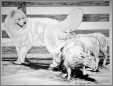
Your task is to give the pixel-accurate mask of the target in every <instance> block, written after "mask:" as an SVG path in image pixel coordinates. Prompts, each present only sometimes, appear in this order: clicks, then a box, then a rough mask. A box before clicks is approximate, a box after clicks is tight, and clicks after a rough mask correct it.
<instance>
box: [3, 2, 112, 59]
mask: <svg viewBox="0 0 113 86" xmlns="http://www.w3.org/2000/svg"><path fill="white" fill-rule="evenodd" d="M22 3H23V4H22ZM17 6H18V7H19V6H23V11H24V12H25V13H26V15H27V16H28V17H29V18H32V19H34V18H39V17H48V18H53V19H57V20H60V21H62V20H64V19H65V18H66V16H67V14H68V12H69V11H70V8H73V7H75V8H80V9H83V13H84V14H83V18H82V23H81V25H80V27H79V28H78V29H76V30H75V32H76V33H93V32H101V33H103V34H105V35H106V36H109V37H110V38H112V37H111V34H112V1H111V0H53V1H51V0H46V1H45V0H37V1H24V2H19V1H18V2H16V1H3V2H2V7H1V13H2V22H4V20H5V18H6V15H7V13H8V12H9V11H11V10H12V9H17ZM1 37H2V41H1V42H2V52H1V53H2V57H10V58H11V57H15V56H16V51H15V46H13V43H12V41H11V40H10V38H9V36H8V35H7V32H6V31H5V30H4V29H3V28H2V36H1ZM31 56H34V57H44V58H46V57H50V56H49V53H48V51H47V50H46V48H45V47H44V46H37V45H36V44H35V43H34V46H33V47H32V49H31V50H30V51H29V53H28V57H31ZM45 56H46V57H45Z"/></svg>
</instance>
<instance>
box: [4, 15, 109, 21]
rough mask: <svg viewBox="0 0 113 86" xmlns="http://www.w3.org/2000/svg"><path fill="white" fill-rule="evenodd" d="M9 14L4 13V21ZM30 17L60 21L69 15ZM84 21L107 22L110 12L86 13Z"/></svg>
mask: <svg viewBox="0 0 113 86" xmlns="http://www.w3.org/2000/svg"><path fill="white" fill-rule="evenodd" d="M6 17H7V15H2V22H4V21H5V18H6ZM27 17H29V18H52V19H56V20H59V21H63V20H64V19H65V18H66V17H67V15H43V14H42V15H27ZM82 21H83V22H105V21H109V14H84V15H83V19H82Z"/></svg>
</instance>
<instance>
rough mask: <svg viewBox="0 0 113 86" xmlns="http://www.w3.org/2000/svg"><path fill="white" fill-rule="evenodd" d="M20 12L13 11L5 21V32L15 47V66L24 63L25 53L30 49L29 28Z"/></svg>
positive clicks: (24, 16)
mask: <svg viewBox="0 0 113 86" xmlns="http://www.w3.org/2000/svg"><path fill="white" fill-rule="evenodd" d="M28 23H29V22H27V18H26V15H25V14H24V13H23V12H22V11H21V10H13V11H11V12H10V13H9V14H8V15H7V18H6V19H5V23H4V26H5V30H6V32H7V33H8V35H9V37H10V38H11V39H12V41H13V43H14V45H15V46H16V50H17V56H18V59H17V61H16V62H15V63H16V64H21V63H24V60H25V56H26V54H27V51H28V50H29V49H30V48H31V44H32V39H31V32H30V29H31V26H30V25H29V26H28Z"/></svg>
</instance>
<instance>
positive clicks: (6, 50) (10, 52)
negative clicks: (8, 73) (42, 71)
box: [1, 46, 52, 58]
mask: <svg viewBox="0 0 113 86" xmlns="http://www.w3.org/2000/svg"><path fill="white" fill-rule="evenodd" d="M1 55H2V57H3V58H6V57H7V58H11V57H12V58H15V57H17V52H16V48H15V47H14V46H10V47H8V46H5V47H4V46H2V51H1ZM27 58H52V56H51V55H50V54H49V52H48V51H47V49H46V48H45V47H32V48H31V49H30V50H29V51H28V54H27Z"/></svg>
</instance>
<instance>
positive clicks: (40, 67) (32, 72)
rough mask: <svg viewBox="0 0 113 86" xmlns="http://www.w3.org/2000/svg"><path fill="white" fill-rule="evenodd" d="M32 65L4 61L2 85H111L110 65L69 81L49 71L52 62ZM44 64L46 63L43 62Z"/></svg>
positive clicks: (57, 73) (56, 72)
mask: <svg viewBox="0 0 113 86" xmlns="http://www.w3.org/2000/svg"><path fill="white" fill-rule="evenodd" d="M39 62H40V63H38V64H34V65H33V64H32V65H28V66H25V65H15V64H13V63H12V61H2V77H1V80H2V83H1V84H2V85H111V84H112V72H111V70H110V67H109V65H107V67H106V68H103V69H101V70H100V72H91V71H88V74H89V75H88V76H85V77H84V78H83V77H82V78H80V77H77V78H72V79H71V80H70V81H67V80H65V79H63V78H62V76H61V75H60V72H58V71H50V70H48V66H49V64H47V62H48V63H50V61H49V60H48V61H45V62H46V64H43V63H41V61H39ZM43 62H44V61H43Z"/></svg>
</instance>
